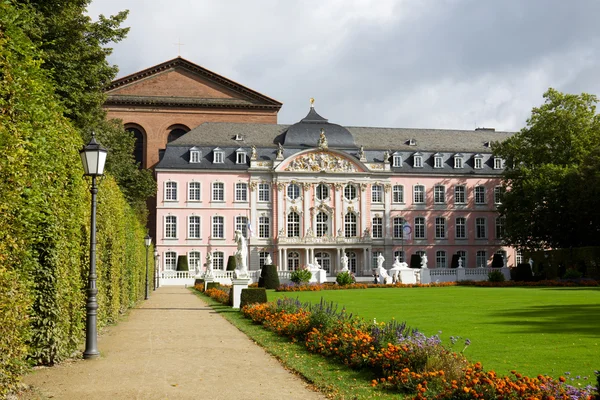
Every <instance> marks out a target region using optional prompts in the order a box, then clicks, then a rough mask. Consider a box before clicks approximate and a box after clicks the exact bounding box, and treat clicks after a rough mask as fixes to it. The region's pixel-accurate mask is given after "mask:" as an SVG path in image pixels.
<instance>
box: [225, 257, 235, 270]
mask: <svg viewBox="0 0 600 400" xmlns="http://www.w3.org/2000/svg"><path fill="white" fill-rule="evenodd" d="M235 267H236V263H235V256H229V257H228V258H227V269H226V271H235Z"/></svg>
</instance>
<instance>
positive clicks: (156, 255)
mask: <svg viewBox="0 0 600 400" xmlns="http://www.w3.org/2000/svg"><path fill="white" fill-rule="evenodd" d="M157 259H158V250H156V248H154V289H152V290H156V277H157V276H158V266H157V265H156V260H157Z"/></svg>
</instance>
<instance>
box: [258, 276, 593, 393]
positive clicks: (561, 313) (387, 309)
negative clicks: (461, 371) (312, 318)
mask: <svg viewBox="0 0 600 400" xmlns="http://www.w3.org/2000/svg"><path fill="white" fill-rule="evenodd" d="M268 296H269V300H274V299H277V298H280V297H284V296H287V297H293V298H296V297H298V298H299V299H300V300H301V301H310V302H313V303H317V302H319V301H320V299H321V297H323V298H324V299H325V300H327V301H333V302H335V303H338V304H339V305H340V307H341V306H345V307H346V309H347V310H348V312H349V313H353V314H355V315H359V316H361V317H363V318H365V319H366V320H372V319H373V318H376V319H377V322H382V321H389V320H391V319H393V318H395V319H396V320H398V321H406V322H407V324H408V325H409V326H410V327H414V328H418V329H419V330H420V331H422V332H424V333H425V334H427V335H433V334H437V333H438V332H439V331H442V333H441V335H440V336H441V338H442V340H443V341H444V342H445V343H448V344H449V342H450V340H449V338H450V336H460V337H461V339H460V340H459V342H457V344H456V345H455V346H454V349H455V350H456V351H460V350H462V348H463V345H464V340H465V339H466V338H468V339H470V340H471V345H470V346H469V347H468V348H467V349H466V350H465V355H466V356H467V357H468V358H469V359H470V360H472V361H481V362H482V364H483V366H484V368H485V369H488V370H495V371H496V372H498V373H500V374H502V375H504V374H508V373H509V371H510V370H512V369H515V370H517V371H519V372H521V373H524V374H527V375H530V376H536V375H538V374H544V375H550V376H554V377H558V376H560V375H564V374H565V372H570V374H571V376H572V377H575V376H577V375H580V376H582V377H583V376H589V377H590V379H591V382H589V381H588V382H587V383H595V376H594V371H595V370H599V369H600V288H474V287H444V288H399V289H396V288H394V289H366V290H339V291H337V290H332V291H320V292H295V293H276V292H271V291H269V294H268ZM581 382H582V383H583V382H584V381H581Z"/></svg>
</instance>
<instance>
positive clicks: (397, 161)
mask: <svg viewBox="0 0 600 400" xmlns="http://www.w3.org/2000/svg"><path fill="white" fill-rule="evenodd" d="M392 167H402V155H400V154H394V155H393V156H392Z"/></svg>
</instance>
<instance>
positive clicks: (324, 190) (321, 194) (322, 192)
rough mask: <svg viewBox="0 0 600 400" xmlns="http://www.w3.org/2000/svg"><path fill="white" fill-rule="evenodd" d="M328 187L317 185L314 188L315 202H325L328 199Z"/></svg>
mask: <svg viewBox="0 0 600 400" xmlns="http://www.w3.org/2000/svg"><path fill="white" fill-rule="evenodd" d="M329 192H330V190H329V185H328V184H326V183H319V184H318V185H317V186H316V187H315V197H316V198H317V200H321V201H324V200H327V199H329V194H330V193H329Z"/></svg>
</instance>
